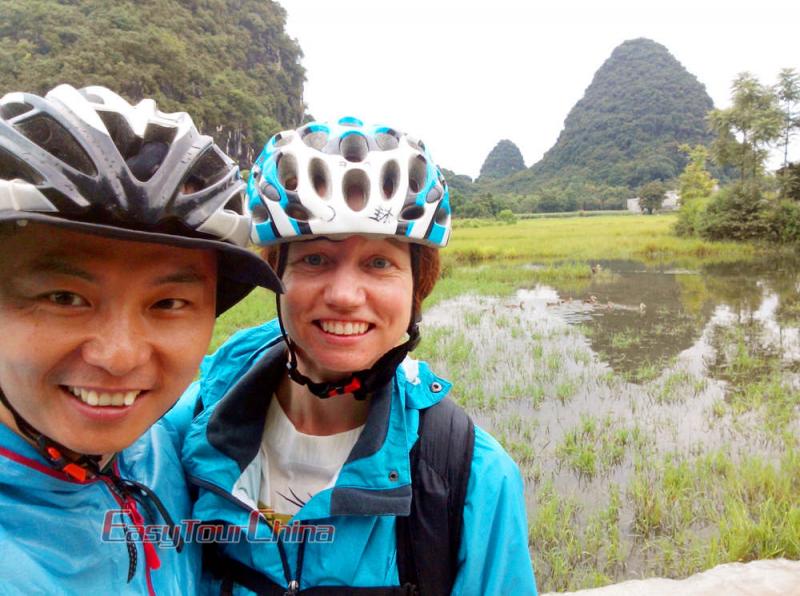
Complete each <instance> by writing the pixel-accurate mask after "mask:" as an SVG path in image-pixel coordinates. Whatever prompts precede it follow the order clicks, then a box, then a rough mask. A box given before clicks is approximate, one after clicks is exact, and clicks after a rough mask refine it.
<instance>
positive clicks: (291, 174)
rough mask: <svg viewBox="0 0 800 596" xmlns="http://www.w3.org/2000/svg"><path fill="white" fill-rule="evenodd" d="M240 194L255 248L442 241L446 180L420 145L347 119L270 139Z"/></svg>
mask: <svg viewBox="0 0 800 596" xmlns="http://www.w3.org/2000/svg"><path fill="white" fill-rule="evenodd" d="M247 194H248V197H249V202H250V209H251V211H252V213H253V219H254V224H255V225H254V227H253V242H254V243H255V244H259V245H262V246H264V245H271V244H277V243H281V242H286V241H290V240H297V239H301V240H302V239H308V238H314V237H320V236H325V237H328V238H337V237H344V236H349V235H352V234H361V235H365V236H381V237H386V236H388V237H399V238H400V239H403V240H406V241H408V242H413V243H419V244H425V245H428V246H432V247H436V248H438V247H442V246H445V245H446V244H447V240H448V238H449V237H450V226H451V224H450V200H449V193H448V188H447V183H446V182H445V180H444V177H443V176H442V173H441V171H440V170H439V168H438V167H437V166H436V164H435V163H434V162H433V159H432V158H431V155H430V153H429V152H428V150H427V149H426V147H425V145H424V143H422V141H419V140H417V139H414V138H413V137H410V136H408V135H407V134H404V133H401V132H398V131H397V130H395V129H393V128H390V127H388V126H376V125H365V124H364V123H363V122H361V121H360V120H358V119H356V118H352V117H347V118H342V119H340V120H339V121H338V122H336V123H333V124H331V123H322V122H311V123H309V124H306V125H304V126H302V127H300V128H298V129H297V130H288V131H284V132H280V133H278V134H276V135H275V136H273V137H272V138H271V139H270V140H269V142H268V143H267V144H266V146H265V147H264V150H263V151H262V152H261V155H259V157H258V159H257V160H256V162H255V165H254V166H253V170H252V172H251V174H250V180H249V182H248V185H247Z"/></svg>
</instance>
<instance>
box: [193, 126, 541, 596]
mask: <svg viewBox="0 0 800 596" xmlns="http://www.w3.org/2000/svg"><path fill="white" fill-rule="evenodd" d="M248 195H249V199H250V206H251V209H252V210H253V213H254V219H255V221H256V225H255V231H254V237H255V240H256V241H257V243H258V244H261V245H262V246H264V247H265V249H264V255H263V256H264V258H265V259H266V260H268V261H269V262H270V263H271V264H272V265H273V266H274V268H275V269H276V271H277V273H278V275H279V276H280V277H281V279H282V281H283V283H284V286H285V294H283V295H281V296H280V297H279V298H278V300H277V312H278V318H277V320H275V321H271V322H269V323H266V324H265V325H263V326H261V327H257V328H254V329H249V330H246V331H243V332H241V333H240V334H238V335H236V336H235V337H234V338H232V339H231V340H230V341H229V342H228V343H226V344H225V345H223V346H222V347H221V348H220V349H219V351H218V352H217V353H216V354H215V355H214V356H213V357H211V358H210V359H208V360H207V361H206V363H205V365H204V370H203V376H202V379H201V381H200V382H199V383H198V384H196V385H195V386H194V387H193V389H191V390H190V391H191V393H190V396H197V398H198V399H199V402H200V403H199V404H198V406H197V410H200V409H204V411H203V412H202V414H200V415H199V416H197V417H196V418H195V420H194V421H193V427H192V429H191V430H190V432H189V434H188V435H187V436H188V437H189V439H188V440H187V444H186V446H185V448H184V453H183V455H184V463H185V465H186V467H187V469H188V470H189V474H190V477H191V478H192V479H193V482H195V483H196V485H197V488H198V493H199V499H198V501H197V503H196V506H195V510H194V516H195V517H196V518H197V519H201V520H203V519H206V520H212V519H213V520H222V521H224V522H225V523H228V524H231V525H239V526H240V525H241V520H242V519H243V518H245V517H246V518H247V519H248V520H249V523H250V524H251V525H250V526H249V528H250V529H252V528H254V527H255V526H253V525H252V524H253V523H254V520H255V522H258V523H257V524H256V525H257V526H260V525H263V524H266V525H267V527H268V530H265V531H267V532H268V533H270V534H271V535H272V536H273V537H274V539H273V540H270V541H269V543H267V544H265V543H259V542H256V541H250V543H249V544H247V545H241V544H237V545H235V546H227V545H217V547H216V548H214V549H213V550H212V551H211V553H212V554H211V556H210V557H209V558H208V561H209V563H210V564H211V565H210V569H211V570H212V571H213V573H214V574H215V575H216V579H217V581H220V582H222V585H223V586H224V585H226V584H228V583H230V582H233V583H237V584H241V585H243V586H245V587H246V588H248V589H250V590H253V591H257V592H261V593H283V592H285V593H289V594H295V593H297V592H298V591H299V590H305V589H307V588H318V589H320V590H324V592H321V593H325V594H350V593H352V591H351V588H354V587H355V588H359V589H360V590H363V593H364V594H370V593H373V594H409V593H417V592H420V593H423V594H434V595H436V594H496V593H506V592H509V593H511V592H513V593H521V594H535V593H536V587H535V583H534V577H533V570H532V567H531V562H530V556H529V554H528V545H527V523H526V519H525V507H524V502H523V496H522V480H521V478H520V474H519V470H518V469H517V467H516V465H515V464H514V462H513V461H512V460H511V459H510V458H509V457H508V455H507V454H506V453H505V452H504V451H503V450H502V448H501V447H500V446H499V445H498V444H497V442H496V441H495V440H494V439H492V438H491V437H490V436H489V435H488V434H487V433H485V432H484V431H483V430H482V429H480V428H477V427H474V426H473V425H472V423H471V421H470V420H469V419H468V417H467V416H466V414H464V413H463V411H461V410H460V409H458V408H457V407H456V406H455V405H454V404H452V402H450V400H449V399H445V398H446V395H447V393H448V390H449V388H450V383H449V382H447V381H446V380H444V379H441V378H440V377H437V376H436V375H435V374H434V373H433V372H431V371H430V369H429V368H428V366H427V365H426V364H425V363H423V362H418V361H415V360H413V359H412V358H410V357H409V355H408V354H409V352H411V351H412V350H413V349H414V347H415V346H416V344H417V342H418V340H419V328H418V323H419V320H420V313H421V304H422V301H423V300H424V299H425V297H426V296H427V295H428V294H429V293H430V292H431V290H432V289H433V286H434V284H435V281H436V278H437V276H438V273H439V257H438V249H439V248H440V247H442V246H444V245H445V244H446V243H447V240H448V237H449V235H450V205H449V194H448V189H447V184H446V182H445V181H444V178H443V177H442V175H441V172H440V170H439V168H438V167H436V165H435V164H434V163H433V160H432V158H431V156H430V154H429V153H428V151H427V149H426V148H425V145H424V143H422V142H421V141H419V140H417V139H414V138H413V137H410V136H408V135H406V134H403V133H400V132H398V131H396V130H395V129H392V128H390V127H386V126H365V125H364V124H363V123H361V122H360V121H359V120H357V119H355V118H343V119H341V120H340V121H339V122H337V123H333V124H325V123H318V122H313V123H310V124H307V125H306V126H304V127H302V128H300V129H298V130H293V131H285V132H282V133H279V134H278V135H276V136H275V137H273V138H272V139H271V140H270V141H269V142H268V143H267V145H266V147H265V149H264V152H263V153H262V154H261V156H260V157H259V158H258V160H257V161H256V163H255V165H254V167H253V170H252V174H251V178H250V181H249V184H248ZM437 456H438V457H437ZM442 460H443V461H444V463H443V464H442V463H441V461H442ZM440 464H441V465H440ZM211 487H214V488H213V489H211ZM295 524H300V525H301V527H303V528H306V527H311V529H312V530H314V528H316V527H317V526H316V524H323V525H324V527H325V528H333V529H334V530H335V541H334V542H330V541H319V540H317V539H316V537H317V532H316V531H312V532H310V533H309V534H308V535H306V534H305V533H304V532H300V535H299V536H297V535H295V533H293V532H292V533H286V532H284V533H282V532H281V529H282V528H286V527H295ZM309 524H310V526H309ZM255 562H257V563H255ZM414 590H416V591H417V592H414ZM359 593H362V592H361V591H359Z"/></svg>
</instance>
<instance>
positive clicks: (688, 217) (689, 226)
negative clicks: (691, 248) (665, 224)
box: [675, 145, 716, 236]
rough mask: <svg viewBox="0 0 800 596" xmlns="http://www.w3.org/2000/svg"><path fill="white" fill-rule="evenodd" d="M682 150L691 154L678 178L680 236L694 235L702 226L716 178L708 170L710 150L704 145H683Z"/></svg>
mask: <svg viewBox="0 0 800 596" xmlns="http://www.w3.org/2000/svg"><path fill="white" fill-rule="evenodd" d="M681 151H683V152H684V153H686V154H687V155H688V156H689V162H688V163H687V164H686V167H685V168H684V170H683V172H682V173H681V175H680V176H679V178H678V193H679V195H680V210H679V212H678V221H677V222H676V223H675V232H676V233H677V234H678V235H679V236H692V235H693V234H695V233H697V232H698V230H699V226H700V217H701V215H702V213H703V211H704V210H705V207H706V205H707V203H708V199H709V197H711V193H712V192H714V186H715V185H716V180H714V179H713V178H712V177H711V174H709V173H708V170H706V160H707V159H708V150H707V149H706V148H705V147H703V146H702V145H695V146H694V147H690V146H689V145H681Z"/></svg>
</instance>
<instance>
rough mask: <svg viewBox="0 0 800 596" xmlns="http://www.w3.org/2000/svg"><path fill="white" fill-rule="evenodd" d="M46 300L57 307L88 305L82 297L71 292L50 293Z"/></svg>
mask: <svg viewBox="0 0 800 596" xmlns="http://www.w3.org/2000/svg"><path fill="white" fill-rule="evenodd" d="M46 297H47V300H49V301H50V302H52V303H53V304H57V305H58V306H88V305H89V303H88V302H87V301H86V299H85V298H84V297H83V296H80V295H78V294H75V293H73V292H51V293H50V294H47V296H46Z"/></svg>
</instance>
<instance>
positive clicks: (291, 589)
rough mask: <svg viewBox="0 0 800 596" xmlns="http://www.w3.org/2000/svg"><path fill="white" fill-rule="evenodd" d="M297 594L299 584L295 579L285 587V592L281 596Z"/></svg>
mask: <svg viewBox="0 0 800 596" xmlns="http://www.w3.org/2000/svg"><path fill="white" fill-rule="evenodd" d="M298 592H300V584H299V583H298V582H297V580H296V579H293V580H292V581H290V582H289V585H288V586H287V587H286V591H285V592H284V593H283V596H297V593H298Z"/></svg>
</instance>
